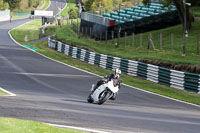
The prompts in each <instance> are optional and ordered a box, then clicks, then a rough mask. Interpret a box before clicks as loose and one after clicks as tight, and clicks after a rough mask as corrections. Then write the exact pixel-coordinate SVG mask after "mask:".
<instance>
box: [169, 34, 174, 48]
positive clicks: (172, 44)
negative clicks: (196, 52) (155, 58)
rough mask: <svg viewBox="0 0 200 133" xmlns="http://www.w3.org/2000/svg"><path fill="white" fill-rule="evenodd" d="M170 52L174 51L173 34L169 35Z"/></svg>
mask: <svg viewBox="0 0 200 133" xmlns="http://www.w3.org/2000/svg"><path fill="white" fill-rule="evenodd" d="M170 38H171V50H172V51H173V50H174V36H173V33H171V37H170Z"/></svg>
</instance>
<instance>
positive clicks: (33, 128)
mask: <svg viewBox="0 0 200 133" xmlns="http://www.w3.org/2000/svg"><path fill="white" fill-rule="evenodd" d="M0 131H1V133H83V132H82V131H75V130H70V129H62V128H56V127H52V126H49V125H47V124H44V123H41V122H35V121H28V120H20V119H12V118H2V117H0Z"/></svg>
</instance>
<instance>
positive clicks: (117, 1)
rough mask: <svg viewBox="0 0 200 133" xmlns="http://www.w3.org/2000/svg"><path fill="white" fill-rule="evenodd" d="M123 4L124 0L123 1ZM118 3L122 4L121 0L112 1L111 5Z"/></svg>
mask: <svg viewBox="0 0 200 133" xmlns="http://www.w3.org/2000/svg"><path fill="white" fill-rule="evenodd" d="M123 2H124V0H123ZM120 3H122V0H114V1H113V5H116V4H120Z"/></svg>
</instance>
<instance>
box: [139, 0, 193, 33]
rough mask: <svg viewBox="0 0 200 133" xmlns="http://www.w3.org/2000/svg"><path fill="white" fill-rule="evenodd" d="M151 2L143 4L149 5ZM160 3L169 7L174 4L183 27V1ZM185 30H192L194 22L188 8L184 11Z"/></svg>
mask: <svg viewBox="0 0 200 133" xmlns="http://www.w3.org/2000/svg"><path fill="white" fill-rule="evenodd" d="M150 1H151V0H143V3H144V4H147V3H149V2H150ZM159 1H160V3H162V4H163V5H164V6H167V7H170V5H171V4H174V5H175V6H176V9H177V11H178V13H179V18H180V21H181V23H182V25H183V26H184V14H185V8H184V3H183V0H159ZM186 16H187V17H186V23H187V25H186V29H187V30H190V29H191V28H192V21H194V18H193V16H192V13H190V12H189V7H188V6H187V9H186Z"/></svg>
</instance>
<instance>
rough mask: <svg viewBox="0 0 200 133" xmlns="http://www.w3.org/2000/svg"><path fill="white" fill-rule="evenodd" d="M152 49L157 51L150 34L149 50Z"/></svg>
mask: <svg viewBox="0 0 200 133" xmlns="http://www.w3.org/2000/svg"><path fill="white" fill-rule="evenodd" d="M151 47H152V48H153V49H155V46H154V43H153V40H152V34H151V33H150V34H149V42H148V48H147V49H150V48H151Z"/></svg>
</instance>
